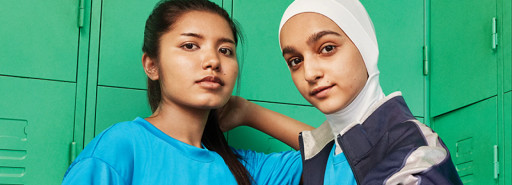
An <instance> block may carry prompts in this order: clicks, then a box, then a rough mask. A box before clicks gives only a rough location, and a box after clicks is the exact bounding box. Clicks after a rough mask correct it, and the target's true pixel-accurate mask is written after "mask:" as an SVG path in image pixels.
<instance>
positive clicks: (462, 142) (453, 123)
mask: <svg viewBox="0 0 512 185" xmlns="http://www.w3.org/2000/svg"><path fill="white" fill-rule="evenodd" d="M496 107H497V98H496V97H494V98H489V99H487V100H484V101H482V102H479V103H476V104H474V105H471V106H468V107H464V108H462V109H460V110H457V111H455V112H451V113H449V114H445V115H442V116H439V117H436V118H434V119H433V123H432V126H433V129H434V130H435V131H436V132H437V133H438V134H439V136H440V137H441V138H442V139H443V141H444V143H445V144H446V146H447V147H448V149H449V150H450V154H451V155H452V159H453V162H454V164H455V166H456V168H457V171H458V173H459V176H460V177H461V179H462V182H463V183H464V184H465V185H471V184H473V185H482V184H485V185H491V184H496V183H497V181H495V180H494V161H493V160H494V146H495V145H497V143H496V142H497V136H496V135H497V134H496V133H497V130H496V125H497V124H498V120H497V116H498V113H497V108H496ZM509 142H510V141H509Z"/></svg>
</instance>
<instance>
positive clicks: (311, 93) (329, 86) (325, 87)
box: [309, 85, 334, 96]
mask: <svg viewBox="0 0 512 185" xmlns="http://www.w3.org/2000/svg"><path fill="white" fill-rule="evenodd" d="M333 86H334V85H328V86H320V87H316V88H314V89H313V90H312V91H311V92H310V93H309V95H311V96H315V95H317V94H318V93H321V92H323V91H325V90H329V89H330V88H331V87H333Z"/></svg>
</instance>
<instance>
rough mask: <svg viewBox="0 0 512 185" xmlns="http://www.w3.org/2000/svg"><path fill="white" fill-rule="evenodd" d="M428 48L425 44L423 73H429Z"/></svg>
mask: <svg viewBox="0 0 512 185" xmlns="http://www.w3.org/2000/svg"><path fill="white" fill-rule="evenodd" d="M428 67H429V66H428V49H427V46H423V75H425V76H427V75H428Z"/></svg>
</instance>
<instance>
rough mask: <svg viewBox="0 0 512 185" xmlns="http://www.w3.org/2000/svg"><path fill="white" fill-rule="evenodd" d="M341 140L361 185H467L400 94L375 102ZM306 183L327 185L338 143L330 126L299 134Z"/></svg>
mask: <svg viewBox="0 0 512 185" xmlns="http://www.w3.org/2000/svg"><path fill="white" fill-rule="evenodd" d="M363 120H364V121H363V122H362V123H355V124H351V125H349V126H348V127H347V128H345V129H344V130H343V131H341V133H340V134H339V135H338V136H337V138H336V139H337V142H338V143H339V145H340V147H341V149H342V150H343V153H344V155H345V156H346V158H347V161H348V163H349V165H350V168H351V169H352V172H353V173H354V176H355V179H356V182H357V184H359V185H365V184H369V185H376V184H392V185H396V184H403V185H405V184H436V185H444V184H462V182H461V180H460V177H459V175H458V174H457V171H456V169H455V166H454V164H453V162H452V159H451V157H450V152H448V149H447V148H446V146H445V144H444V143H443V141H441V139H440V138H439V137H438V135H437V134H436V133H435V132H433V131H432V129H430V128H429V127H427V126H426V125H424V124H422V123H420V122H419V121H418V120H416V119H415V118H414V116H413V115H412V113H411V111H410V110H409V108H408V107H407V105H406V104H405V101H404V99H403V97H402V96H401V93H399V92H397V93H393V94H391V95H389V96H387V97H385V98H384V99H383V100H381V101H379V102H377V103H376V105H374V106H373V108H372V109H371V110H370V111H369V113H368V114H367V116H366V117H365V118H363ZM299 140H300V145H301V146H300V147H301V148H300V150H301V154H302V160H303V168H304V169H303V182H304V185H319V184H323V181H324V173H325V169H326V164H327V159H328V158H329V153H330V151H331V149H332V147H333V145H334V144H335V142H334V138H333V135H332V132H331V128H330V126H329V124H328V123H327V122H326V123H324V124H322V125H321V126H320V127H318V128H317V129H315V130H313V131H304V132H302V133H301V134H300V136H299Z"/></svg>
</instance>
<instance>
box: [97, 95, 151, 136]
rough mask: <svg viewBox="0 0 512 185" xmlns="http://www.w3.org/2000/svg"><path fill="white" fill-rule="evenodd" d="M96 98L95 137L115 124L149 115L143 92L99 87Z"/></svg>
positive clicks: (149, 111)
mask: <svg viewBox="0 0 512 185" xmlns="http://www.w3.org/2000/svg"><path fill="white" fill-rule="evenodd" d="M97 97H98V99H97V100H98V103H97V105H96V106H97V107H96V127H95V129H94V130H95V135H97V134H99V133H100V132H101V131H103V130H105V129H106V128H108V127H110V126H111V125H113V124H115V123H119V122H122V121H131V120H134V119H135V118H136V117H142V118H145V117H148V116H150V115H151V109H150V108H149V105H148V100H147V97H146V91H145V90H133V89H123V88H112V87H101V86H100V87H98V96H97Z"/></svg>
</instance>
